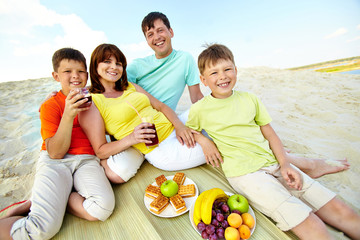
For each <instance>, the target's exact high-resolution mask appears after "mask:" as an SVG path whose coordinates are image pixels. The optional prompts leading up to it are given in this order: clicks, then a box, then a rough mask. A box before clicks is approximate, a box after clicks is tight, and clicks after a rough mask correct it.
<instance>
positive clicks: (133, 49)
mask: <svg viewBox="0 0 360 240" xmlns="http://www.w3.org/2000/svg"><path fill="white" fill-rule="evenodd" d="M119 48H120V50H121V51H123V52H124V54H125V56H126V60H127V62H128V63H130V62H132V61H133V60H134V59H136V58H142V57H145V56H149V55H152V54H154V52H153V51H152V50H151V48H150V47H149V45H148V44H147V42H146V41H142V42H139V43H131V44H120V45H119Z"/></svg>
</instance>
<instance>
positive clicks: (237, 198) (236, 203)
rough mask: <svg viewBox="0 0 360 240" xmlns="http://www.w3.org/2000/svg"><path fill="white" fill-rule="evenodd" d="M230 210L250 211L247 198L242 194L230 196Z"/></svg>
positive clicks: (228, 202) (228, 201)
mask: <svg viewBox="0 0 360 240" xmlns="http://www.w3.org/2000/svg"><path fill="white" fill-rule="evenodd" d="M227 204H228V205H229V208H230V210H231V211H232V210H238V211H240V212H241V213H246V212H248V211H249V203H248V201H247V199H246V198H245V197H244V196H243V195H240V194H234V195H232V196H230V197H229V198H228V200H227Z"/></svg>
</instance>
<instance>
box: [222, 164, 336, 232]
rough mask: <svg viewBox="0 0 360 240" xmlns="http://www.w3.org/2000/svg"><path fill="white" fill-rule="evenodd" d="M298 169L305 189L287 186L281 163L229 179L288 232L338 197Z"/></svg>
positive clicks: (235, 188)
mask: <svg viewBox="0 0 360 240" xmlns="http://www.w3.org/2000/svg"><path fill="white" fill-rule="evenodd" d="M293 167H294V168H296V167H295V166H293ZM296 169H297V168H296ZM297 170H298V171H299V172H300V173H301V175H302V179H303V188H302V189H301V190H295V189H293V188H289V187H288V186H287V184H286V181H285V180H284V178H283V177H282V175H281V173H280V167H279V165H278V164H275V165H272V166H269V167H264V168H261V169H259V170H258V171H256V172H254V173H249V174H246V175H243V176H239V177H231V178H228V181H229V183H230V185H231V186H232V187H233V188H234V190H235V191H236V192H238V193H240V194H241V195H244V196H245V197H246V198H247V199H248V200H249V203H250V204H251V205H252V206H253V207H255V208H256V209H257V210H259V211H260V212H262V213H264V214H265V215H267V216H269V217H271V218H272V219H273V220H274V221H275V222H276V224H277V226H278V227H279V228H280V229H281V230H283V231H288V230H290V229H292V228H294V227H295V226H297V225H298V224H300V223H301V222H303V221H304V220H305V219H306V218H307V217H308V216H309V213H310V212H311V211H317V210H319V209H320V208H321V207H322V206H324V205H325V204H326V203H328V202H329V201H330V200H331V199H333V198H334V197H335V193H334V192H332V191H330V190H329V189H327V188H325V187H324V186H322V185H321V184H320V183H319V182H317V181H315V180H314V179H312V178H310V177H309V176H308V175H306V174H305V173H303V172H301V171H300V170H299V169H297Z"/></svg>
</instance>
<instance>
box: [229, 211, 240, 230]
mask: <svg viewBox="0 0 360 240" xmlns="http://www.w3.org/2000/svg"><path fill="white" fill-rule="evenodd" d="M227 221H228V223H229V225H230V226H231V227H234V228H238V227H240V225H241V224H242V218H241V216H240V215H239V214H237V213H231V214H230V215H229V216H228V218H227Z"/></svg>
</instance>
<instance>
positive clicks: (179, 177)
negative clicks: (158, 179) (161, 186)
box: [173, 172, 186, 186]
mask: <svg viewBox="0 0 360 240" xmlns="http://www.w3.org/2000/svg"><path fill="white" fill-rule="evenodd" d="M185 178H186V177H185V174H184V173H181V172H178V173H176V174H175V175H174V177H173V180H174V181H175V182H176V183H177V184H178V185H179V186H180V185H182V184H184V182H185Z"/></svg>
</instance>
